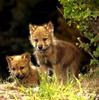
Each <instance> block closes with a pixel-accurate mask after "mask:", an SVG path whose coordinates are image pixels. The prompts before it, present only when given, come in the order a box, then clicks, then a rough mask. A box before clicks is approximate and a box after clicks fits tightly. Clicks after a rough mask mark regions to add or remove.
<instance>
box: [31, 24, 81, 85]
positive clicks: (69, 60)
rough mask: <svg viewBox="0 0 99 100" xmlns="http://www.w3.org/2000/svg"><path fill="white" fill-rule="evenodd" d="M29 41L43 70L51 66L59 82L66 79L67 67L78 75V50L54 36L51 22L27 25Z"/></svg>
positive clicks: (73, 73)
mask: <svg viewBox="0 0 99 100" xmlns="http://www.w3.org/2000/svg"><path fill="white" fill-rule="evenodd" d="M29 30H30V37H29V39H30V42H31V44H32V45H33V47H34V49H35V52H34V54H35V56H36V59H37V63H38V65H40V67H41V68H42V69H43V70H48V69H51V68H53V71H54V72H55V76H56V78H57V80H58V81H59V83H61V84H64V83H65V82H66V79H67V71H68V70H67V69H68V68H69V70H70V71H71V72H72V75H74V76H75V77H78V73H79V68H80V67H79V66H80V55H81V54H80V51H79V49H77V48H76V46H74V45H73V44H71V43H69V42H65V41H62V40H58V39H56V38H55V37H54V26H53V24H52V23H51V22H49V23H48V24H44V25H41V26H37V25H34V26H33V25H32V24H30V25H29Z"/></svg>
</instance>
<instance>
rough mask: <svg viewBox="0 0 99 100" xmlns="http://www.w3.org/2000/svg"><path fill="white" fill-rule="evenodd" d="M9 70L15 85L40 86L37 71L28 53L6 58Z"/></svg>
mask: <svg viewBox="0 0 99 100" xmlns="http://www.w3.org/2000/svg"><path fill="white" fill-rule="evenodd" d="M6 59H7V62H8V67H9V70H10V72H11V74H12V76H14V77H15V79H16V84H17V85H18V84H22V85H24V86H26V87H28V86H38V85H39V84H40V77H39V74H38V70H37V69H36V67H35V66H33V65H32V63H31V56H30V54H29V53H27V52H26V53H23V54H21V55H13V56H7V57H6Z"/></svg>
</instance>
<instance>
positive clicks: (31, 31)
mask: <svg viewBox="0 0 99 100" xmlns="http://www.w3.org/2000/svg"><path fill="white" fill-rule="evenodd" d="M36 28H37V26H36V25H32V24H29V31H30V34H33V32H34V31H35V29H36Z"/></svg>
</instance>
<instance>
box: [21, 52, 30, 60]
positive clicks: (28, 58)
mask: <svg viewBox="0 0 99 100" xmlns="http://www.w3.org/2000/svg"><path fill="white" fill-rule="evenodd" d="M22 58H24V59H27V60H28V61H30V60H31V55H30V53H29V52H25V53H24V54H23V55H22Z"/></svg>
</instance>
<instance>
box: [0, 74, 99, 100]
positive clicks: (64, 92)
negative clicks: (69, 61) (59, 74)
mask: <svg viewBox="0 0 99 100" xmlns="http://www.w3.org/2000/svg"><path fill="white" fill-rule="evenodd" d="M46 80H47V77H42V82H41V84H40V86H39V88H38V90H37V91H33V90H34V88H33V87H29V88H25V87H24V86H22V85H20V86H19V87H14V86H13V85H12V84H10V83H5V84H1V85H0V97H2V96H4V97H7V99H5V100H10V99H11V98H13V100H94V98H95V96H96V92H97V91H99V78H98V77H97V74H96V76H95V78H94V77H93V78H90V77H89V76H80V79H79V80H78V79H76V78H75V80H73V79H68V81H67V83H66V84H65V85H59V84H58V82H57V81H55V78H54V77H53V78H52V82H49V81H48V82H47V81H46ZM5 94H6V95H5Z"/></svg>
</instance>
